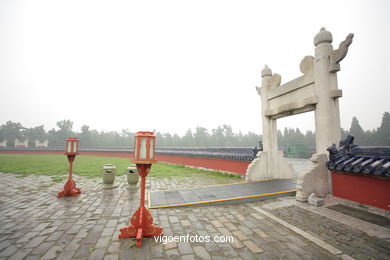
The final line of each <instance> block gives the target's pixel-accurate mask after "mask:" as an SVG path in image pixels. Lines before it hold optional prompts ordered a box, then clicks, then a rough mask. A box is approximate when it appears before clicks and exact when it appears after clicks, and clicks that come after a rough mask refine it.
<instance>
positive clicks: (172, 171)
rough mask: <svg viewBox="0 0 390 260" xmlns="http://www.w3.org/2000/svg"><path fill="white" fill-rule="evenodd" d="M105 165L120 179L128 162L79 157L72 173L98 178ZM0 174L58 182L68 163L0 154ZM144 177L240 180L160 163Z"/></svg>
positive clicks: (44, 157) (46, 157)
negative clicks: (26, 176)
mask: <svg viewBox="0 0 390 260" xmlns="http://www.w3.org/2000/svg"><path fill="white" fill-rule="evenodd" d="M105 164H114V165H115V166H116V167H117V175H119V176H120V175H124V174H125V171H126V169H127V166H128V165H129V164H131V162H130V158H129V159H127V158H116V157H101V156H84V155H82V156H77V157H76V159H75V161H74V162H73V172H74V173H75V174H77V175H80V176H84V177H89V178H94V177H101V169H102V167H103V165H105ZM0 172H9V173H18V174H21V175H28V174H40V175H50V176H53V180H54V181H55V180H58V181H61V180H62V179H63V177H62V175H64V174H66V175H67V174H68V172H69V163H68V159H67V158H66V156H65V155H46V154H45V155H41V154H39V155H33V154H0ZM148 176H153V177H157V178H159V177H160V178H169V177H175V178H178V177H179V178H180V177H198V178H211V179H216V180H220V181H223V182H225V181H229V180H234V179H240V178H241V177H239V176H236V175H233V174H224V173H221V172H218V171H204V170H199V169H193V168H187V167H184V166H183V165H168V164H163V163H156V164H154V165H153V166H152V169H151V170H150V173H149V175H148ZM57 177H58V178H57Z"/></svg>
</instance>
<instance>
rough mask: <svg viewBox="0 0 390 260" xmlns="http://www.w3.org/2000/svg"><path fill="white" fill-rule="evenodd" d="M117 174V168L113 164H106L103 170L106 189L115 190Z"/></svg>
mask: <svg viewBox="0 0 390 260" xmlns="http://www.w3.org/2000/svg"><path fill="white" fill-rule="evenodd" d="M115 174H116V167H115V165H113V164H106V165H104V166H103V168H102V177H103V183H104V188H115V187H116V186H114V181H115Z"/></svg>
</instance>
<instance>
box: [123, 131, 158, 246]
mask: <svg viewBox="0 0 390 260" xmlns="http://www.w3.org/2000/svg"><path fill="white" fill-rule="evenodd" d="M155 139H156V137H155V136H154V133H153V132H138V133H137V134H136V136H135V140H134V158H133V162H134V163H135V164H136V165H137V169H138V173H139V175H140V176H141V201H140V206H139V208H138V210H137V211H136V212H135V213H134V215H133V216H132V217H131V219H130V223H131V225H130V226H127V227H124V228H121V229H120V234H119V238H130V237H135V238H136V239H137V243H136V246H137V247H141V245H142V240H143V238H144V237H153V236H162V228H161V227H160V226H156V225H153V218H152V216H151V215H150V213H149V211H148V210H147V209H146V207H145V179H146V176H147V175H148V173H149V170H150V168H151V167H152V163H155V162H156V160H155V150H156V149H155V147H156V142H155Z"/></svg>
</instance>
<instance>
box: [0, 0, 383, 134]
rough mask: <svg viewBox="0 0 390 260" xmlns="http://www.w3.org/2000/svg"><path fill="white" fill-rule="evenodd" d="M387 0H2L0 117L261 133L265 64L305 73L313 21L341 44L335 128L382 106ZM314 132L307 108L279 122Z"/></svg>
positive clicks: (374, 119)
mask: <svg viewBox="0 0 390 260" xmlns="http://www.w3.org/2000/svg"><path fill="white" fill-rule="evenodd" d="M389 3H390V2H388V1H210V0H209V1H83V0H80V1H56V0H50V1H49V0H48V1H15V0H10V1H7V0H5V1H4V0H3V1H1V2H0V124H4V123H5V122H6V121H7V120H12V121H16V122H20V123H22V124H23V125H24V126H26V127H33V126H38V125H42V124H43V125H45V128H46V130H50V129H51V128H53V127H55V123H56V122H57V121H59V120H62V119H69V120H72V121H73V122H74V130H76V131H80V127H81V126H82V125H84V124H86V125H89V126H90V127H91V128H92V129H97V130H105V131H107V130H117V131H120V130H121V129H129V130H130V131H133V132H135V131H139V130H157V131H161V132H170V133H178V134H180V135H182V134H184V132H185V131H186V130H187V129H188V128H195V127H196V126H203V127H206V128H208V129H212V128H215V127H217V126H218V125H221V124H229V125H231V126H232V127H233V130H235V131H242V132H248V131H252V132H256V133H259V134H261V116H260V114H261V110H260V108H261V103H260V97H259V96H258V94H257V92H256V90H255V87H256V86H261V76H260V72H261V70H262V69H263V67H264V65H265V64H268V66H269V67H270V68H271V69H272V71H273V72H274V73H279V74H281V75H282V84H283V83H285V82H287V81H289V80H291V79H294V78H296V77H298V76H300V75H301V73H300V71H299V63H300V61H301V59H302V58H303V57H304V56H306V55H314V44H313V38H314V36H315V35H316V34H317V33H318V32H319V30H320V28H321V27H325V28H326V29H327V30H329V31H330V32H331V33H332V34H333V46H334V48H335V49H336V48H338V45H339V43H340V42H341V41H343V40H344V39H345V37H346V36H347V35H348V33H350V32H352V33H354V34H355V37H354V39H353V43H352V45H351V46H350V48H349V52H348V54H347V57H346V58H345V59H344V60H343V61H342V62H341V71H340V72H339V73H338V80H339V81H338V83H339V88H340V89H342V90H343V97H342V98H341V99H340V100H339V102H340V112H341V126H342V127H343V128H345V129H348V128H349V127H350V124H351V120H352V117H353V116H356V117H357V118H358V119H359V121H360V124H361V125H362V127H363V128H364V129H373V128H376V127H378V126H379V125H380V122H381V118H382V114H383V112H385V111H389V110H390V105H389V96H390V86H389V80H390V79H389V77H390V65H389V61H390V52H389V46H390V30H389V25H390V16H389V15H388V14H389V10H390V4H389ZM284 127H293V128H296V127H299V128H301V130H303V131H306V130H307V129H312V130H314V114H313V113H312V112H311V113H307V114H303V115H299V116H294V117H288V118H284V119H281V120H278V128H279V129H283V128H284Z"/></svg>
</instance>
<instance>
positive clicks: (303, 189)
mask: <svg viewBox="0 0 390 260" xmlns="http://www.w3.org/2000/svg"><path fill="white" fill-rule="evenodd" d="M310 160H311V161H312V162H313V168H312V169H311V170H309V171H307V172H302V173H300V174H299V175H298V181H297V194H296V196H295V198H296V200H298V201H307V200H308V197H309V195H310V194H312V193H314V194H315V196H316V197H320V198H323V197H325V195H326V194H327V193H329V186H330V183H329V171H328V169H327V168H326V166H325V162H326V161H327V160H328V157H327V155H326V154H313V156H312V157H311V158H310Z"/></svg>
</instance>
